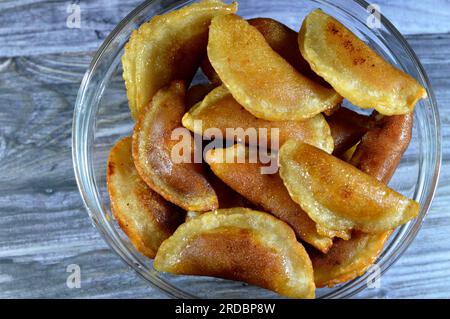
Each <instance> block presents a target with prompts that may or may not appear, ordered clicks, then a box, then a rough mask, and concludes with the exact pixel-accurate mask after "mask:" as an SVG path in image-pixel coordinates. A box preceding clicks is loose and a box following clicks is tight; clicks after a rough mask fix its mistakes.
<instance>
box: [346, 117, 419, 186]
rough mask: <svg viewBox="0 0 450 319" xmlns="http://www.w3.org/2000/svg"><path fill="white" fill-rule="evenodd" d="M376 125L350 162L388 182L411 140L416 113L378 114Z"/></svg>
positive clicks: (366, 135) (365, 137)
mask: <svg viewBox="0 0 450 319" xmlns="http://www.w3.org/2000/svg"><path fill="white" fill-rule="evenodd" d="M375 117H378V120H377V121H376V123H375V126H374V128H372V129H371V130H370V131H369V132H367V133H366V134H365V135H364V137H363V138H362V141H361V143H360V144H359V145H358V147H357V148H356V151H355V153H354V154H353V157H352V159H351V160H350V164H352V165H354V166H355V167H357V168H359V169H360V170H361V171H363V172H365V173H367V174H369V175H371V176H373V177H375V178H376V179H378V180H380V181H383V182H385V183H387V181H389V180H390V179H391V177H392V175H393V174H394V172H395V169H396V168H397V166H398V164H399V163H400V160H401V158H402V156H403V154H404V153H405V151H406V149H407V148H408V145H409V142H410V141H411V135H412V128H413V119H414V115H413V114H412V113H408V114H405V115H396V116H380V115H376V116H375Z"/></svg>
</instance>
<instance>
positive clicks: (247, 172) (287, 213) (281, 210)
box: [206, 144, 332, 252]
mask: <svg viewBox="0 0 450 319" xmlns="http://www.w3.org/2000/svg"><path fill="white" fill-rule="evenodd" d="M223 151H228V152H230V154H231V156H230V157H234V158H237V157H238V156H241V155H242V154H244V157H246V156H247V155H246V154H245V153H247V149H246V148H245V147H244V146H243V145H240V144H236V145H234V146H232V147H230V148H227V149H219V150H210V151H208V153H207V154H206V161H207V162H208V164H209V165H210V167H211V169H212V171H213V172H214V174H216V175H217V176H218V177H219V178H220V179H221V180H222V181H224V182H225V183H226V184H227V185H228V186H230V187H231V188H232V189H234V190H235V191H236V192H238V193H240V194H241V195H242V196H244V197H245V198H247V199H248V200H249V201H250V202H252V203H253V204H254V205H256V206H257V207H262V208H263V209H264V210H265V211H268V212H270V213H271V214H273V215H275V216H276V217H278V218H279V219H281V220H282V221H285V222H286V223H288V224H289V225H290V226H291V227H292V228H293V229H294V231H295V233H296V235H297V236H298V237H299V238H301V239H302V240H304V241H306V242H307V243H309V244H311V245H313V246H314V247H316V248H317V249H319V250H320V251H322V252H326V251H328V249H329V248H330V247H331V244H332V241H331V238H329V237H327V236H322V235H320V234H319V233H318V232H317V230H316V224H315V223H314V222H313V221H312V220H311V219H310V218H309V217H308V215H307V214H306V213H305V212H304V211H303V210H302V209H301V207H300V206H299V205H298V204H297V203H295V202H294V201H293V200H292V199H291V197H290V196H289V193H288V191H287V190H286V187H285V186H284V184H283V181H282V180H281V178H280V176H279V175H278V173H276V174H261V167H263V164H261V163H249V160H246V161H245V163H238V162H237V160H234V161H233V162H226V161H225V160H224V154H225V153H222V152H223Z"/></svg>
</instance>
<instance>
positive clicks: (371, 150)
mask: <svg viewBox="0 0 450 319" xmlns="http://www.w3.org/2000/svg"><path fill="white" fill-rule="evenodd" d="M412 124H413V114H406V115H402V116H391V117H381V118H379V119H378V123H377V125H376V126H375V127H374V128H372V130H370V131H369V132H367V134H366V136H365V137H364V138H363V140H362V141H361V143H360V146H358V154H356V153H355V154H354V157H353V158H352V159H351V161H350V162H351V163H352V164H353V165H355V166H356V167H359V169H361V170H362V171H363V172H365V173H367V174H369V175H371V176H373V177H375V178H377V179H378V180H380V181H382V182H384V183H385V184H387V183H388V182H389V180H390V179H391V177H392V174H393V172H394V171H395V169H396V168H397V166H398V164H399V162H400V160H399V159H401V157H402V156H403V154H404V152H405V151H406V149H407V148H408V145H409V143H410V141H411V130H412ZM384 145H386V147H385V146H384ZM373 159H375V160H373ZM391 233H392V231H387V232H382V233H379V234H366V233H362V232H353V234H352V238H351V239H350V240H348V241H344V240H339V239H338V240H335V241H334V243H333V247H332V248H331V249H330V251H329V252H328V253H327V254H326V255H325V254H322V253H320V252H318V251H313V250H312V249H311V250H310V251H308V252H309V255H310V257H311V260H312V263H313V268H314V281H315V283H316V286H317V287H323V286H329V287H332V286H334V285H336V284H339V283H342V282H346V281H349V280H352V279H355V278H356V277H358V276H361V275H362V274H364V273H365V272H366V271H367V269H368V268H369V267H370V265H372V264H373V263H374V262H375V261H376V259H377V258H378V256H379V255H380V253H381V251H382V250H383V247H384V244H385V243H386V241H387V240H388V238H389V236H390V234H391Z"/></svg>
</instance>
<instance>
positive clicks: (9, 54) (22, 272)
mask: <svg viewBox="0 0 450 319" xmlns="http://www.w3.org/2000/svg"><path fill="white" fill-rule="evenodd" d="M255 1H256V0H255ZM274 1H275V0H274ZM349 1H350V0H349ZM75 2H77V3H79V4H80V8H81V20H80V26H81V28H79V29H77V28H74V29H71V28H68V27H67V25H66V19H67V16H68V15H69V13H67V6H68V5H69V4H70V2H69V1H52V0H47V1H44V0H37V1H36V0H35V1H32V0H20V1H17V0H14V1H12V0H11V1H7V0H6V1H5V0H3V1H0V298H27V297H31V298H46V297H52V298H65V297H67V298H104V297H112V298H124V297H125V298H126V297H130V298H164V297H166V296H165V295H164V294H163V293H162V292H160V291H158V290H156V289H154V288H152V287H150V286H149V284H148V283H146V282H145V281H144V280H142V279H141V278H140V277H138V276H137V275H136V273H135V272H134V271H133V270H132V269H130V268H129V267H128V266H126V265H125V264H124V263H123V262H122V260H121V259H120V258H119V257H118V256H117V255H116V254H115V253H114V252H112V251H111V250H110V249H109V247H108V246H107V245H106V244H105V242H104V241H103V239H102V238H101V237H100V235H99V234H98V232H97V231H96V230H95V229H94V227H93V226H92V225H91V222H90V220H89V218H88V216H87V213H86V211H85V209H84V207H83V204H82V202H81V198H80V195H79V193H78V189H77V186H76V183H75V179H74V175H73V169H72V159H71V125H72V112H73V106H74V102H75V98H76V94H77V90H78V87H79V85H80V81H81V79H82V76H83V74H84V72H85V70H86V68H87V67H88V64H89V62H90V59H91V57H92V54H93V52H94V51H95V50H96V49H97V48H98V47H99V45H100V44H101V43H102V41H103V40H104V38H105V37H106V36H107V34H108V33H109V32H110V31H111V30H112V29H113V28H114V26H115V25H116V24H117V23H118V22H119V21H120V20H121V19H122V18H123V17H124V16H125V15H126V14H127V13H128V12H130V11H131V10H132V9H133V8H134V7H135V6H136V5H137V4H138V3H139V1H133V0H127V1H123V0H115V1H106V0H94V1H86V0H81V1H75ZM376 3H377V4H379V5H380V7H381V11H382V13H383V14H385V15H386V16H387V17H388V18H389V19H390V20H391V21H392V22H393V23H394V25H396V26H397V28H398V29H399V30H400V31H401V32H402V33H403V34H404V35H405V36H406V39H407V40H408V41H409V43H410V44H411V46H412V47H413V49H414V50H415V51H416V53H417V55H418V56H419V58H420V60H421V61H422V63H423V65H424V67H425V69H426V71H427V72H428V75H429V77H430V79H431V82H432V85H433V88H434V91H435V94H436V96H437V100H438V104H439V108H440V113H441V119H442V131H443V165H442V171H441V178H440V183H439V188H438V191H437V194H436V197H435V200H434V202H433V204H432V208H431V210H430V212H429V214H428V217H427V218H426V221H425V223H424V225H423V227H422V229H421V231H420V232H419V234H418V236H417V238H416V239H415V240H414V242H413V244H412V245H411V246H410V248H409V249H408V250H407V252H406V253H405V254H404V255H403V256H402V258H401V259H400V260H399V261H398V262H397V263H396V264H395V265H394V266H393V267H392V268H391V269H390V270H389V271H388V272H387V273H386V275H385V276H383V277H382V279H381V287H380V288H379V289H367V290H365V291H363V292H361V293H360V294H359V295H357V296H356V297H359V298H366V297H369V298H448V297H450V279H449V278H450V209H449V207H450V171H449V167H450V140H449V135H450V108H449V105H450V33H449V32H450V1H448V0H427V1H425V0H424V1H407V0H400V1H394V0H391V1H388V0H377V2H376ZM70 264H78V265H80V267H81V275H82V276H81V288H80V289H69V288H67V285H66V279H67V276H68V273H67V272H66V270H67V266H68V265H70Z"/></svg>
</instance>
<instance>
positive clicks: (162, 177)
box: [133, 81, 218, 211]
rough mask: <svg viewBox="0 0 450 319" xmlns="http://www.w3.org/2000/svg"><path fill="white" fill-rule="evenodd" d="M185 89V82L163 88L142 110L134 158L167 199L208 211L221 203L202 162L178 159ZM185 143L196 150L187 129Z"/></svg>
mask: <svg viewBox="0 0 450 319" xmlns="http://www.w3.org/2000/svg"><path fill="white" fill-rule="evenodd" d="M185 94H186V88H185V85H184V83H183V82H182V81H175V82H172V83H171V84H170V85H169V86H168V87H164V88H162V89H160V90H159V91H158V92H157V93H156V94H155V96H154V97H153V99H152V102H151V103H150V105H149V106H148V107H147V108H146V109H144V110H143V112H141V115H140V117H139V119H138V121H137V123H136V126H135V128H134V132H133V158H134V163H135V165H136V169H137V171H138V172H139V175H140V176H141V177H142V179H143V180H144V181H145V182H146V183H147V184H148V185H149V186H150V187H151V188H152V189H153V190H154V191H155V192H157V193H159V194H160V195H161V196H163V197H164V198H165V199H167V200H168V201H170V202H172V203H174V204H176V205H178V206H180V207H182V208H184V209H185V210H198V211H209V210H212V209H216V208H217V207H218V206H217V205H218V203H217V196H216V194H215V192H214V190H213V188H212V187H211V185H210V183H209V182H208V180H207V178H206V177H205V173H204V171H203V168H202V166H201V164H200V163H198V164H197V163H194V161H193V159H192V156H191V154H187V155H188V156H189V157H190V158H189V159H187V161H184V159H183V158H180V160H179V161H178V160H177V161H175V160H174V158H173V154H172V148H173V147H174V146H175V145H176V144H178V143H181V141H178V140H177V141H175V140H172V136H171V135H172V132H173V131H174V130H175V129H176V128H178V127H180V126H181V118H182V116H183V114H184V111H185ZM184 130H185V132H184V133H186V134H184V135H183V137H184V138H186V139H187V140H184V143H187V144H188V145H189V146H190V147H191V150H193V148H194V145H193V138H192V137H191V135H190V132H189V131H187V130H186V129H184Z"/></svg>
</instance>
